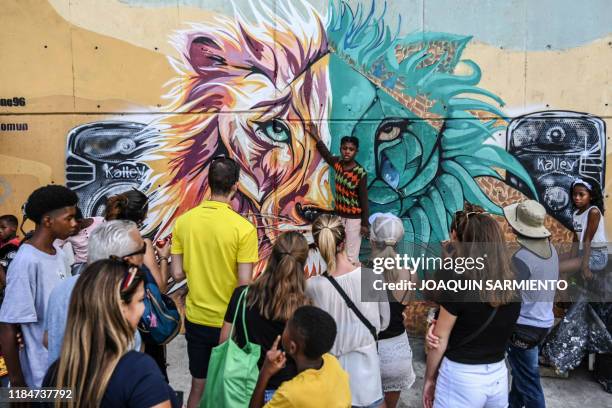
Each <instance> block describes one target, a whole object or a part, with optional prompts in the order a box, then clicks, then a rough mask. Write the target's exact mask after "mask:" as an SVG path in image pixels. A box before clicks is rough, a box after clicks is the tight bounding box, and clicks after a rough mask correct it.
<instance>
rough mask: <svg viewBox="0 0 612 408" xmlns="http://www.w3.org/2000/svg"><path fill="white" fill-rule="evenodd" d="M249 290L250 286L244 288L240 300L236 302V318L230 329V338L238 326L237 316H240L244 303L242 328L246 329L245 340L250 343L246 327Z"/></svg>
mask: <svg viewBox="0 0 612 408" xmlns="http://www.w3.org/2000/svg"><path fill="white" fill-rule="evenodd" d="M248 291H249V287H248V286H247V287H246V288H244V290H243V291H242V293H241V294H240V296H239V297H238V302H236V310H235V311H234V319H233V320H232V329H231V330H230V333H229V336H228V339H231V338H232V336H233V335H234V330H235V328H236V318H237V317H238V310H239V309H240V306H241V304H242V330H243V331H244V340H245V344H248V343H249V334H248V332H247V327H246V307H247V297H246V295H247V292H248Z"/></svg>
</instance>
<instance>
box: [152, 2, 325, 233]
mask: <svg viewBox="0 0 612 408" xmlns="http://www.w3.org/2000/svg"><path fill="white" fill-rule="evenodd" d="M261 7H262V8H261V10H255V11H256V12H257V13H264V14H265V18H264V16H262V15H260V14H257V15H256V17H260V18H258V21H259V22H260V23H257V24H253V23H249V22H248V21H247V19H245V18H243V17H241V16H239V15H237V16H236V17H235V19H228V18H222V17H217V18H215V19H214V20H212V21H210V22H206V24H202V25H195V24H194V25H193V26H192V28H191V29H189V30H186V31H183V32H180V33H178V35H176V36H175V37H174V39H173V43H174V44H175V45H176V47H177V48H178V49H179V50H180V54H181V56H182V59H181V60H180V61H179V60H172V64H173V66H174V67H175V68H176V70H177V72H178V73H179V76H178V77H177V78H176V79H175V80H174V81H173V83H172V84H173V88H172V90H171V91H170V93H169V97H171V98H172V100H173V105H172V110H173V111H174V112H175V113H174V114H172V115H169V116H166V117H164V118H163V119H162V120H160V121H159V122H158V123H155V124H153V126H155V127H158V128H159V129H161V132H160V137H159V138H157V139H156V140H152V141H151V143H154V144H156V148H155V149H154V151H155V152H157V153H159V152H163V153H162V154H163V156H162V157H155V156H152V157H151V160H150V161H149V162H150V163H151V166H152V168H153V169H154V170H157V171H156V172H155V173H156V175H154V176H153V179H152V181H151V183H152V186H153V188H152V191H153V194H154V198H153V203H154V205H153V213H152V214H153V216H154V217H155V219H154V221H153V223H152V226H155V227H157V226H160V227H161V233H162V234H164V233H165V232H167V231H168V230H169V229H170V228H171V226H172V222H173V220H174V219H175V217H176V216H178V215H180V214H181V213H183V212H185V211H187V210H189V209H190V208H192V207H194V206H196V205H197V204H198V203H199V202H201V201H202V200H203V199H204V197H206V195H207V193H208V184H207V177H206V176H207V173H208V166H209V164H210V163H211V161H212V160H213V159H214V157H215V156H217V155H220V154H222V155H226V156H229V157H231V158H233V159H235V160H236V161H237V162H238V163H239V165H240V167H241V169H242V171H241V175H240V181H239V191H238V194H237V196H236V197H235V199H234V208H235V209H237V211H239V212H241V213H242V214H244V215H245V216H248V217H250V218H251V219H253V221H254V222H255V223H256V224H257V225H258V227H260V228H261V230H262V231H261V232H262V234H260V235H261V236H262V238H268V239H269V238H271V237H272V236H274V235H275V234H276V233H277V232H278V231H281V230H284V229H286V228H289V227H291V226H295V225H301V224H304V222H305V221H304V220H302V219H301V216H300V214H299V211H298V210H299V209H300V207H302V206H304V207H306V206H317V207H322V208H329V207H330V205H331V192H330V189H329V183H328V181H327V172H326V169H325V168H324V167H323V166H322V165H321V159H320V158H319V157H318V156H317V155H316V148H315V145H314V142H313V140H312V138H310V137H308V136H307V135H305V132H304V124H305V121H310V120H313V121H318V122H322V121H323V120H324V119H325V118H326V117H327V116H328V109H329V105H330V93H329V89H330V86H329V78H328V59H329V56H328V55H327V53H328V50H327V42H326V36H325V29H324V25H323V23H322V21H321V20H320V18H319V16H318V15H317V14H316V12H315V10H314V9H312V8H310V7H307V8H305V9H304V10H303V11H305V12H306V14H305V15H303V16H302V15H298V14H291V13H295V12H296V11H297V10H296V9H294V8H291V9H287V10H285V12H286V19H284V20H278V19H277V20H276V21H275V20H274V19H273V18H272V15H273V13H272V11H271V10H270V9H268V8H266V7H265V6H264V5H263V4H262V6H261ZM296 21H297V22H299V24H297V25H296V24H295V22H296ZM267 22H270V24H268V23H267ZM321 132H322V137H323V138H324V139H326V140H329V133H328V131H327V127H321ZM154 154H155V153H154ZM158 186H161V189H159V190H157V189H158Z"/></svg>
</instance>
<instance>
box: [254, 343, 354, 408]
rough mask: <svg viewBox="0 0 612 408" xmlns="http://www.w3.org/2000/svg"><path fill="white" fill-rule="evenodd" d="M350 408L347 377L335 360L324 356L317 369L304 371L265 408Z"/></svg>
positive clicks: (281, 389)
mask: <svg viewBox="0 0 612 408" xmlns="http://www.w3.org/2000/svg"><path fill="white" fill-rule="evenodd" d="M350 406H351V388H350V386H349V377H348V374H347V373H346V371H344V370H343V369H342V367H341V366H340V363H339V362H338V360H337V359H336V357H334V356H332V355H331V354H324V355H323V366H322V367H321V368H320V369H319V370H315V369H308V370H304V371H302V372H301V373H299V374H298V375H297V376H295V377H294V378H293V379H291V380H289V381H285V382H284V383H282V384H281V386H280V387H279V388H278V390H276V392H275V393H274V396H273V397H272V399H271V400H270V401H269V402H268V403H267V404H266V405H265V406H264V408H288V407H295V408H310V407H312V408H321V407H325V408H348V407H350Z"/></svg>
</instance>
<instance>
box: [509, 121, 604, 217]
mask: <svg viewBox="0 0 612 408" xmlns="http://www.w3.org/2000/svg"><path fill="white" fill-rule="evenodd" d="M507 146H508V152H509V153H511V154H512V155H513V156H514V157H516V158H517V159H518V160H519V161H520V162H521V164H522V165H523V166H524V167H525V168H526V169H527V171H528V172H529V174H530V175H531V177H532V180H533V183H534V185H535V186H536V190H537V192H538V197H537V199H538V200H539V201H540V202H541V203H542V204H543V205H544V206H545V207H546V210H547V211H548V213H549V214H550V215H552V216H554V217H555V218H556V219H557V220H559V221H560V222H561V223H563V224H564V225H565V226H566V227H568V228H570V229H571V228H572V224H571V218H572V205H571V199H572V198H571V196H570V191H569V189H570V187H571V184H572V181H573V180H574V179H575V178H577V177H580V178H591V179H594V180H596V181H597V182H598V183H599V184H600V185H601V186H603V185H604V181H605V180H604V177H605V152H606V129H605V123H604V121H603V120H601V119H600V118H598V117H596V116H593V115H589V114H586V113H577V112H570V111H548V112H536V113H531V114H529V115H525V116H520V117H517V118H516V119H514V120H512V121H511V122H510V125H509V127H508V130H507ZM507 182H508V183H509V184H510V185H511V186H513V187H515V188H517V189H519V190H520V191H522V192H523V193H525V194H526V195H528V196H532V194H531V193H530V191H529V189H527V188H526V186H525V185H524V183H523V182H522V181H520V180H519V179H518V178H517V177H515V176H514V175H513V174H511V173H507Z"/></svg>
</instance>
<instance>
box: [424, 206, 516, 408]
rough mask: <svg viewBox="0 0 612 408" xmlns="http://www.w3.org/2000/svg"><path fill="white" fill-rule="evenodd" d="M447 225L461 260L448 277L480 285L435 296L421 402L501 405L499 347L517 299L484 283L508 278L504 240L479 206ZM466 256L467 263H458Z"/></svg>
mask: <svg viewBox="0 0 612 408" xmlns="http://www.w3.org/2000/svg"><path fill="white" fill-rule="evenodd" d="M453 225H455V226H456V238H457V242H456V245H455V248H454V250H453V253H452V256H451V257H452V258H453V259H455V260H459V259H461V261H462V262H461V264H460V263H459V262H457V263H456V264H455V273H452V272H451V275H454V276H452V277H451V279H455V280H456V281H458V282H459V283H460V281H463V280H467V281H473V282H481V283H482V288H479V287H478V286H475V285H474V286H472V287H473V288H474V290H466V291H464V292H461V293H458V294H451V295H450V296H445V297H444V301H442V302H440V315H439V317H438V320H437V322H436V324H435V328H434V329H433V334H434V336H437V340H438V341H437V344H435V345H433V346H432V345H431V344H430V348H429V352H428V353H427V369H426V373H425V384H424V389H423V406H424V407H425V408H431V407H437V408H443V407H454V406H457V405H460V406H466V407H468V406H469V407H474V408H478V407H491V408H495V407H499V408H502V407H507V406H508V370H507V368H506V364H505V362H504V352H505V347H506V343H507V341H508V339H509V338H510V335H511V334H512V331H513V329H514V325H515V323H516V321H517V319H518V317H519V312H520V309H521V303H520V298H518V297H517V296H516V293H515V292H514V291H512V290H487V288H488V287H487V285H486V282H487V281H489V282H493V283H498V282H501V283H502V284H503V283H504V282H505V281H511V280H513V279H514V273H513V272H512V270H511V269H510V259H509V257H508V254H507V252H506V251H507V248H506V242H505V239H504V236H503V233H502V231H501V228H500V227H499V225H498V223H497V221H495V219H493V217H491V216H490V215H488V214H486V213H483V212H477V211H461V212H458V213H457V214H455V220H454V221H453ZM468 259H472V265H473V266H472V267H470V268H467V267H466V268H464V266H465V265H467V262H465V263H464V262H463V261H466V260H468ZM445 263H446V262H445ZM462 265H463V266H462ZM463 283H464V285H463V287H470V286H466V285H465V284H467V283H470V285H472V283H471V282H463Z"/></svg>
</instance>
